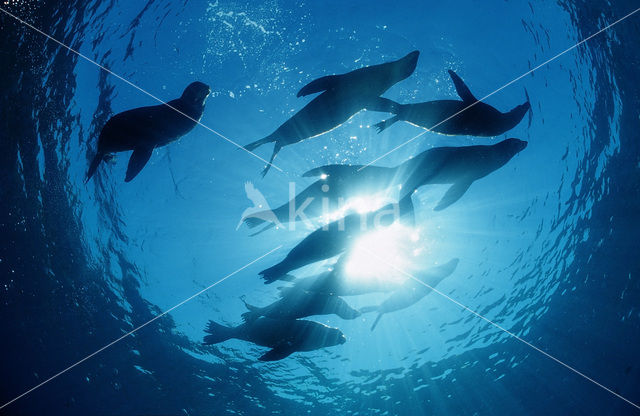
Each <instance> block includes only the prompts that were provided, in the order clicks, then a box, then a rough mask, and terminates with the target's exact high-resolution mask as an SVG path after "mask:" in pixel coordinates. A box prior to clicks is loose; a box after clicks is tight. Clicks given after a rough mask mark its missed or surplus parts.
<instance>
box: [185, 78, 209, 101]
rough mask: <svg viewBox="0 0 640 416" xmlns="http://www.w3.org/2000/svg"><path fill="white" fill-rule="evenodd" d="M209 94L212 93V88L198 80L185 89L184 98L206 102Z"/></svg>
mask: <svg viewBox="0 0 640 416" xmlns="http://www.w3.org/2000/svg"><path fill="white" fill-rule="evenodd" d="M209 94H211V88H210V87H209V86H208V85H207V84H205V83H204V82H200V81H196V82H192V83H191V84H189V85H188V86H187V88H185V89H184V92H183V93H182V98H184V99H186V100H189V101H195V102H198V103H204V101H205V100H206V99H207V97H208V96H209Z"/></svg>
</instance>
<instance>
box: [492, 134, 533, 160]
mask: <svg viewBox="0 0 640 416" xmlns="http://www.w3.org/2000/svg"><path fill="white" fill-rule="evenodd" d="M498 145H499V146H500V147H502V148H503V149H504V151H505V153H506V154H508V155H509V157H513V156H515V155H517V154H518V153H520V152H521V151H523V150H524V149H525V147H527V142H525V141H524V140H520V139H514V138H510V139H507V140H503V141H501V142H500V143H498Z"/></svg>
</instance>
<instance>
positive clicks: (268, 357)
mask: <svg viewBox="0 0 640 416" xmlns="http://www.w3.org/2000/svg"><path fill="white" fill-rule="evenodd" d="M294 352H296V351H295V349H294V348H293V347H292V346H291V345H290V344H289V343H284V344H282V345H278V346H277V347H275V348H273V349H272V350H269V351H267V352H266V353H264V354H263V355H262V356H261V357H260V358H258V360H260V361H278V360H282V359H283V358H286V357H288V356H290V355H291V354H293V353H294Z"/></svg>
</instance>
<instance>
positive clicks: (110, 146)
mask: <svg viewBox="0 0 640 416" xmlns="http://www.w3.org/2000/svg"><path fill="white" fill-rule="evenodd" d="M210 93H211V89H210V88H209V87H208V86H207V85H205V84H203V83H202V82H198V81H196V82H193V83H191V84H189V86H188V87H187V88H185V90H184V92H183V93H182V96H181V97H180V98H178V99H176V100H171V101H169V102H168V103H167V104H160V105H154V106H150V107H140V108H134V109H132V110H127V111H125V112H122V113H119V114H116V115H115V116H113V117H111V118H110V119H109V121H107V124H105V126H104V127H103V128H102V131H101V132H100V137H99V138H98V153H97V154H96V155H95V157H94V158H93V161H92V162H91V166H90V167H89V171H88V172H87V179H86V181H89V179H91V177H92V176H93V174H94V173H95V172H96V169H97V168H98V165H100V162H101V161H102V160H103V159H105V158H108V157H109V155H110V154H111V153H115V152H124V151H127V150H133V153H132V154H131V158H130V159H129V165H128V167H127V174H126V177H125V180H124V181H125V182H129V181H130V180H132V179H133V178H135V176H136V175H137V174H138V173H139V172H140V171H141V170H142V168H143V167H144V165H145V164H146V163H147V162H148V161H149V158H150V157H151V153H152V152H153V149H154V148H156V147H160V146H164V145H166V144H168V143H171V142H173V141H175V140H177V139H179V138H180V137H182V136H184V135H185V134H187V133H189V132H190V131H191V130H192V129H193V128H194V127H195V126H196V124H197V121H200V118H201V117H202V113H203V111H204V103H205V101H206V99H207V97H208V96H209V94H210ZM86 181H85V182H86Z"/></svg>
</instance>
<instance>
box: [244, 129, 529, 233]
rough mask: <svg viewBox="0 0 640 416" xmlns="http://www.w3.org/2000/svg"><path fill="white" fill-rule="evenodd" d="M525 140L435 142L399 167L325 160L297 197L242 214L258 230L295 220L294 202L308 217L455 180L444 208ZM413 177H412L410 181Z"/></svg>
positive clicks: (441, 202)
mask: <svg viewBox="0 0 640 416" xmlns="http://www.w3.org/2000/svg"><path fill="white" fill-rule="evenodd" d="M526 146H527V142H524V141H521V140H518V139H507V140H504V141H502V142H500V143H497V144H494V145H488V146H459V147H436V148H432V149H428V150H426V151H424V152H422V153H420V154H419V155H418V156H416V157H413V158H411V159H409V160H407V161H405V162H403V163H401V164H400V165H398V166H395V167H381V166H365V165H327V166H321V167H318V168H314V169H311V170H310V171H308V172H306V173H305V174H304V175H303V176H306V177H320V179H318V180H317V181H315V182H314V183H312V184H311V185H309V186H308V187H306V188H305V189H304V190H303V191H301V192H300V193H298V194H297V195H296V196H295V198H294V199H292V200H291V201H289V202H287V203H285V204H282V205H281V206H279V207H277V208H275V209H274V210H265V211H260V212H257V213H254V214H252V216H245V217H243V220H242V221H243V222H244V223H245V224H247V226H248V227H249V228H254V227H256V226H258V225H261V224H265V223H267V225H266V226H265V227H264V228H262V229H261V230H260V231H258V232H256V233H254V234H252V235H256V234H259V233H261V232H263V231H265V230H267V229H269V228H271V227H273V226H274V224H275V225H281V224H285V223H288V222H294V221H295V220H296V219H297V218H291V216H290V213H291V210H290V208H291V207H301V206H304V215H305V216H307V217H308V218H310V219H313V218H316V217H320V216H321V215H325V214H327V212H325V211H327V208H328V210H329V211H330V212H331V211H333V210H335V209H338V208H340V204H341V203H342V201H346V200H348V198H349V197H351V196H353V195H373V194H379V193H384V192H387V191H388V190H389V189H391V188H392V187H396V186H397V187H400V188H401V189H402V191H401V192H400V197H401V198H402V197H406V195H407V192H413V191H414V190H415V189H417V188H419V187H421V186H423V185H427V184H442V183H451V184H453V185H454V186H452V187H451V194H447V195H445V198H443V199H442V201H440V203H439V204H438V206H437V207H436V208H435V209H436V211H438V210H442V209H444V208H446V207H447V206H449V205H451V204H453V203H454V202H455V201H457V200H458V199H459V198H460V197H461V196H462V195H463V194H464V192H465V191H466V190H467V189H468V187H469V186H470V185H471V182H473V181H475V180H477V179H480V178H482V177H484V176H486V175H488V174H489V173H491V172H493V171H494V170H497V169H499V168H500V167H502V166H503V165H504V164H506V163H507V162H508V161H509V160H510V159H511V158H512V157H513V156H515V155H516V154H517V153H518V152H520V151H521V150H523V149H524V148H525V147H526ZM410 179H411V181H410Z"/></svg>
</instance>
